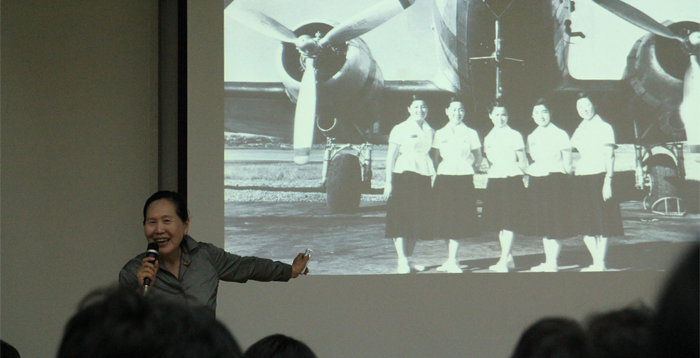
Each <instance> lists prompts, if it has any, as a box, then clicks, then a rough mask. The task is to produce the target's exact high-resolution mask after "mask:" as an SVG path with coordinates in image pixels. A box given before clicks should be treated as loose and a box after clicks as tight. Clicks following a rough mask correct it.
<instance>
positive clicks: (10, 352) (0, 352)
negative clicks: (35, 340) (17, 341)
mask: <svg viewBox="0 0 700 358" xmlns="http://www.w3.org/2000/svg"><path fill="white" fill-rule="evenodd" d="M0 347H1V348H0V357H2V358H20V356H19V351H18V350H17V349H16V348H15V347H13V346H12V345H11V344H9V343H7V342H5V341H3V340H0Z"/></svg>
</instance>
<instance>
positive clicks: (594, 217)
mask: <svg viewBox="0 0 700 358" xmlns="http://www.w3.org/2000/svg"><path fill="white" fill-rule="evenodd" d="M604 181H605V173H600V174H594V175H581V176H576V177H575V178H574V195H575V197H574V207H573V215H574V217H575V220H576V233H577V234H579V235H587V236H596V235H601V236H605V237H612V236H623V235H624V234H625V232H624V229H623V228H622V213H621V212H620V203H619V202H617V200H615V197H613V198H612V199H610V200H608V201H605V200H603V183H604Z"/></svg>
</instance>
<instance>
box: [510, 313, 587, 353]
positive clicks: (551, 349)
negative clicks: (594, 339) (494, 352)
mask: <svg viewBox="0 0 700 358" xmlns="http://www.w3.org/2000/svg"><path fill="white" fill-rule="evenodd" d="M534 357H537V358H588V357H589V354H588V347H587V342H586V332H585V331H584V329H583V327H582V326H581V325H580V324H579V323H578V322H577V321H575V320H573V319H570V318H558V317H551V318H543V319H541V320H539V321H537V322H535V323H533V324H532V325H530V327H528V328H527V329H526V330H525V332H523V334H522V336H520V340H519V341H518V344H517V345H516V346H515V350H514V351H513V354H512V355H511V358H534Z"/></svg>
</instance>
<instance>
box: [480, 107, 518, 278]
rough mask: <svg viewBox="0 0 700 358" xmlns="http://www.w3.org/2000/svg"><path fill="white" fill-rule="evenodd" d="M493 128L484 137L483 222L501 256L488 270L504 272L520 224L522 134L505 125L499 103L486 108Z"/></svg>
mask: <svg viewBox="0 0 700 358" xmlns="http://www.w3.org/2000/svg"><path fill="white" fill-rule="evenodd" d="M489 118H490V119H491V122H492V123H493V129H492V130H491V131H490V132H489V134H488V135H487V136H486V138H485V139H484V155H485V156H486V158H487V159H488V161H489V163H490V167H489V171H488V184H487V188H486V190H487V199H486V200H485V203H484V215H483V217H484V221H485V222H486V223H488V224H489V225H490V226H491V229H493V230H495V231H496V232H497V233H498V241H499V242H500V244H501V257H500V259H499V260H498V263H496V264H495V265H491V266H490V267H489V270H491V271H496V272H508V271H509V270H511V269H514V268H515V262H514V261H513V254H512V252H511V250H512V248H513V236H514V232H515V231H520V230H521V229H522V227H523V222H524V221H525V218H524V215H525V213H524V209H525V208H524V207H523V204H524V203H523V200H524V196H525V194H524V190H525V188H524V185H523V174H524V173H525V171H526V170H527V164H528V163H527V156H526V155H525V143H524V142H523V136H522V135H521V134H520V133H519V132H518V131H516V130H514V129H512V128H510V126H508V110H507V109H506V107H505V106H504V105H503V104H502V103H499V102H494V103H493V104H491V106H490V108H489Z"/></svg>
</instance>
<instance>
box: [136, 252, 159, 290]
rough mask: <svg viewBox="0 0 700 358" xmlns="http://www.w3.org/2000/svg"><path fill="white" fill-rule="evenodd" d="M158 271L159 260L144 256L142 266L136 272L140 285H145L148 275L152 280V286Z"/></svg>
mask: <svg viewBox="0 0 700 358" xmlns="http://www.w3.org/2000/svg"><path fill="white" fill-rule="evenodd" d="M156 272H158V260H156V259H155V258H153V257H144V258H143V260H141V267H140V268H139V270H138V271H137V273H136V276H137V277H138V279H139V285H140V286H143V279H144V278H146V277H148V278H149V279H150V280H151V286H153V283H155V282H156Z"/></svg>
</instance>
